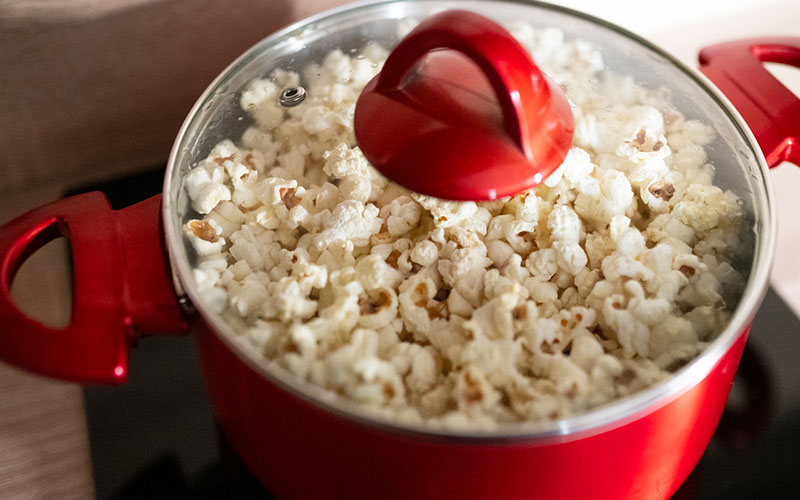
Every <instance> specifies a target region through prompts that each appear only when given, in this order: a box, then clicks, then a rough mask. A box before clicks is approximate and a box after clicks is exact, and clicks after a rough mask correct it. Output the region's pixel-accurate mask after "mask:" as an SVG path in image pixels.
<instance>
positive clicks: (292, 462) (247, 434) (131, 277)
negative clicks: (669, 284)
mask: <svg viewBox="0 0 800 500" xmlns="http://www.w3.org/2000/svg"><path fill="white" fill-rule="evenodd" d="M465 5H466V8H468V9H469V10H472V11H475V12H478V13H481V14H483V15H485V16H488V17H491V18H494V19H496V20H498V21H500V22H510V21H516V20H524V21H526V22H529V23H531V24H533V25H535V26H540V27H544V26H555V27H558V28H560V29H562V30H563V31H564V32H565V34H566V36H567V37H580V38H584V39H587V40H589V41H591V42H593V43H595V44H596V45H598V46H600V47H601V48H602V52H603V56H604V59H605V61H606V67H607V68H609V69H612V70H615V71H616V72H618V73H621V74H630V75H633V76H634V78H635V79H636V80H637V83H641V84H644V85H647V86H653V87H656V86H660V85H664V86H667V87H669V89H670V90H671V92H672V95H673V98H672V99H673V101H674V102H675V103H676V104H677V106H678V107H679V108H680V109H681V110H682V111H683V112H684V113H685V114H686V115H687V116H691V117H695V118H698V119H701V120H703V121H704V122H706V123H710V124H713V126H714V127H715V128H716V130H717V134H718V139H717V140H716V142H714V143H713V144H712V145H711V147H710V148H709V158H710V160H711V161H713V163H714V164H715V165H716V170H717V174H716V180H715V183H716V184H718V185H721V186H723V187H724V188H726V189H730V190H732V191H734V192H735V193H736V194H737V195H738V196H739V198H741V199H742V209H743V211H744V213H745V214H746V218H747V220H748V221H749V222H750V223H751V225H750V228H751V229H750V230H749V231H746V232H745V233H743V234H742V240H743V241H744V242H745V243H746V245H747V247H748V249H749V250H748V252H747V255H746V256H744V257H743V258H742V259H741V261H740V262H738V263H737V266H738V268H739V270H740V271H741V272H742V273H743V274H744V275H745V276H747V284H746V286H745V288H744V291H743V292H742V294H741V297H740V298H739V300H738V303H737V304H736V307H735V310H734V312H733V314H732V317H731V321H730V324H729V325H728V326H727V328H726V329H725V330H724V331H723V332H721V334H719V336H718V337H717V338H716V339H715V340H713V341H712V342H711V343H710V345H709V346H708V347H707V348H706V349H705V351H704V352H703V353H702V354H701V355H699V356H698V357H696V358H695V359H694V360H692V361H691V362H689V363H688V364H686V365H685V366H683V367H682V368H680V369H679V370H677V371H676V372H675V374H674V375H673V376H671V377H669V378H668V379H666V380H664V381H662V382H660V383H657V384H655V385H653V386H651V387H649V388H647V389H645V390H642V391H640V392H637V393H635V394H633V395H631V396H629V397H626V398H623V399H620V400H617V401H615V402H613V403H611V404H608V405H605V406H601V407H598V408H595V409H592V410H590V411H587V412H585V413H582V414H579V415H576V416H573V417H570V418H566V419H562V420H554V421H545V422H535V423H529V424H518V425H513V426H511V425H499V426H498V427H497V428H495V429H492V430H487V431H461V430H434V429H431V428H428V427H425V426H422V425H417V424H409V423H400V422H396V421H391V420H387V419H386V418H383V417H377V416H373V415H370V414H367V413H365V412H364V411H363V410H362V409H360V408H359V407H358V406H356V405H355V404H354V403H352V402H350V401H347V400H344V399H343V398H339V397H335V396H332V395H331V394H330V393H328V392H325V391H323V390H321V389H320V388H317V387H315V386H311V385H310V384H308V383H305V382H303V381H298V380H297V379H296V378H294V377H293V376H291V375H289V374H288V373H287V372H285V371H283V370H281V369H280V368H278V367H276V366H274V365H272V364H270V363H267V362H265V360H264V359H263V358H261V357H260V356H259V355H257V354H256V353H255V352H254V351H253V350H252V349H250V348H248V347H247V346H245V345H244V344H243V343H242V342H241V341H240V340H239V339H238V337H237V336H236V335H235V334H234V332H233V328H232V327H231V326H230V325H229V324H227V323H226V322H225V321H224V320H223V319H222V316H221V315H220V314H219V313H217V312H216V311H215V309H214V308H212V307H211V305H210V303H209V302H208V301H207V299H204V297H203V296H202V295H201V294H200V293H199V292H198V290H197V285H196V283H195V281H194V278H193V274H192V266H193V262H194V261H195V259H196V256H195V255H194V253H193V251H192V250H191V246H190V245H189V244H188V242H187V240H186V239H185V236H184V234H183V232H182V230H181V228H182V225H183V224H184V223H185V222H186V220H188V218H189V213H190V208H189V203H188V199H187V195H186V193H185V190H184V189H183V188H182V178H183V176H184V175H185V174H186V172H187V171H188V170H189V169H190V168H191V167H192V166H193V165H194V164H195V163H196V162H197V161H199V160H201V159H203V158H205V157H206V156H207V154H208V152H209V151H210V149H211V148H212V147H213V146H214V145H215V144H216V143H217V142H218V141H219V140H220V139H222V138H228V137H234V138H235V137H239V136H240V134H241V132H242V131H243V130H244V129H245V128H246V127H247V123H248V122H247V118H246V115H245V114H244V112H243V111H241V109H240V108H239V106H238V102H237V99H238V96H239V95H240V92H241V89H243V88H244V87H245V86H246V85H247V83H248V82H249V81H250V80H252V79H253V78H255V77H259V76H263V75H266V74H269V73H270V72H271V71H272V69H274V68H278V67H280V68H287V69H295V70H297V69H300V68H303V67H305V66H307V65H308V64H309V63H311V62H313V61H318V60H320V58H321V57H323V56H324V55H325V54H326V53H327V52H329V51H330V50H332V49H333V48H341V49H343V50H344V51H345V52H346V51H347V50H349V49H351V48H355V47H361V46H363V45H364V44H365V43H366V42H367V41H376V42H378V43H381V44H383V45H384V46H385V47H393V46H394V45H396V44H397V43H398V41H399V39H400V35H399V34H398V27H399V26H402V25H404V24H406V23H407V20H406V18H409V17H411V18H415V19H417V20H420V19H423V18H425V17H427V16H428V15H430V14H431V13H432V12H435V11H438V10H441V9H443V8H451V7H455V6H458V7H459V8H464V7H465ZM497 57H501V54H498V55H497ZM700 61H701V65H702V67H701V70H702V72H703V73H705V75H706V76H707V77H708V78H709V79H710V80H711V81H713V82H714V83H716V84H717V85H718V88H719V90H718V89H717V88H715V87H714V86H713V85H711V84H710V83H709V80H708V79H707V78H706V77H704V76H703V75H702V74H700V73H698V72H697V71H694V70H692V69H690V68H687V67H685V66H684V65H683V64H681V63H680V62H678V61H677V60H676V59H674V58H673V57H671V56H669V55H668V54H666V53H665V52H664V51H663V50H661V49H659V48H658V47H655V46H653V45H652V44H650V43H648V42H646V41H644V40H642V39H641V38H639V37H637V36H636V35H633V34H631V33H629V32H627V31H625V30H623V29H621V28H619V27H616V26H613V25H611V24H608V23H606V22H605V21H601V20H599V19H596V18H593V17H590V16H587V15H585V14H581V13H578V12H573V11H570V10H567V9H563V8H561V7H556V6H552V5H545V4H534V3H527V2H526V3H522V2H512V1H509V2H469V3H468V2H448V1H423V2H410V1H409V2H380V3H374V4H358V5H353V6H347V7H344V8H341V9H337V10H333V11H330V12H327V13H324V14H321V15H319V16H316V17H313V18H310V19H308V20H306V21H303V22H301V23H298V24H296V25H293V26H290V27H288V28H286V29H284V30H282V31H280V32H278V33H276V34H274V35H272V36H270V37H269V38H267V39H265V40H264V41H262V42H260V43H259V44H258V45H256V46H255V47H253V48H252V49H250V50H249V51H248V52H247V53H245V54H244V55H242V56H241V57H240V58H239V59H238V60H237V61H235V62H234V63H233V64H232V65H231V66H229V67H228V68H227V69H226V70H225V71H224V72H223V74H222V75H221V76H219V77H218V78H217V80H216V81H215V82H214V83H213V84H212V85H211V86H210V87H209V88H208V90H206V92H205V93H204V94H203V96H202V97H201V98H200V99H199V100H198V102H197V104H196V105H195V107H194V108H193V109H192V111H191V113H190V114H189V117H188V118H187V120H186V122H185V123H184V125H183V127H182V128H181V131H180V134H179V135H178V138H177V140H176V142H175V146H174V148H173V150H172V154H171V155H170V159H169V166H168V170H167V175H166V180H165V184H164V193H163V195H162V196H157V197H154V198H151V199H149V200H147V201H144V202H142V203H140V204H137V205H134V206H132V207H129V208H126V209H123V210H119V211H114V210H111V208H110V207H109V205H108V203H107V201H106V199H105V197H104V196H103V195H102V194H99V193H92V194H87V195H81V196H77V197H73V198H69V199H65V200H62V201H59V202H55V203H52V204H49V205H46V206H44V207H41V208H39V209H37V210H34V211H32V212H29V213H27V214H25V215H22V216H20V217H19V218H17V219H15V220H14V221H12V222H10V223H8V224H7V225H5V226H4V227H3V228H2V229H0V322H1V323H2V325H3V332H2V334H1V335H0V357H2V359H4V360H5V361H8V362H10V363H13V364H16V365H18V366H21V367H23V368H26V369H28V370H31V371H33V372H37V373H41V374H45V375H49V376H53V377H58V378H63V379H69V380H76V381H81V382H104V383H122V382H124V381H125V379H126V376H127V356H128V349H129V347H130V346H131V345H133V344H135V343H136V342H137V341H138V339H139V337H140V336H143V335H147V334H164V333H180V332H184V331H186V330H187V329H188V328H189V326H190V325H191V328H192V330H193V331H194V334H195V339H196V342H197V349H198V352H199V356H200V360H201V364H202V370H203V374H204V378H205V382H206V386H207V388H208V392H209V395H210V398H211V401H212V404H213V406H214V410H215V412H216V416H217V418H218V420H219V422H220V424H221V426H222V428H223V430H224V432H225V434H226V435H227V437H228V439H229V440H230V442H231V443H232V444H233V446H234V447H235V448H236V450H237V451H238V452H239V454H240V455H241V456H242V458H243V459H244V461H245V462H246V463H247V464H248V466H249V467H250V468H251V469H252V471H253V472H254V473H255V475H256V476H257V477H258V478H259V479H260V480H261V481H262V482H263V484H264V485H265V487H266V488H267V489H268V490H269V491H271V492H272V493H273V494H274V495H275V496H276V497H277V498H293V499H296V498H303V499H306V498H307V499H319V498H342V499H353V498H453V499H456V498H457V499H466V498H481V499H528V498H593V499H620V498H635V499H649V498H666V497H668V496H669V495H670V494H672V493H673V492H674V491H675V490H676V489H677V488H678V486H679V485H680V484H681V482H682V481H683V480H684V479H685V478H686V476H687V475H688V474H689V472H690V470H691V469H692V468H693V467H694V465H695V464H696V463H697V461H698V459H699V457H700V456H701V454H702V453H703V450H704V449H705V447H706V445H707V444H708V442H709V439H710V438H711V435H712V433H713V431H714V428H715V426H716V424H717V422H718V420H719V417H720V414H721V413H722V409H723V406H724V404H725V400H726V398H727V395H728V391H729V389H730V386H731V382H732V379H733V376H734V372H735V370H736V367H737V364H738V362H739V358H740V356H741V353H742V349H743V347H744V344H745V340H746V338H747V335H748V329H749V324H750V321H751V319H752V317H753V315H754V313H755V311H756V308H757V307H758V305H759V303H760V301H761V299H762V296H763V294H764V291H765V288H766V285H767V277H768V273H769V268H770V264H771V261H772V257H773V250H774V245H775V208H774V200H773V193H772V188H771V187H770V181H769V176H768V168H769V167H772V166H775V165H777V164H778V163H780V162H781V161H784V160H791V161H794V162H795V163H797V162H798V160H800V152H798V149H797V148H796V147H795V141H796V140H797V138H798V135H797V134H798V133H800V101H798V100H797V99H796V98H795V97H794V96H793V95H792V94H791V93H790V92H789V91H788V90H787V89H786V88H785V87H783V86H782V85H781V84H780V83H779V82H778V81H776V80H775V79H774V78H773V77H772V76H770V74H769V73H768V72H767V71H766V70H764V68H763V67H762V65H761V63H762V62H764V61H773V62H782V63H787V64H792V65H795V66H800V38H780V39H778V38H775V39H754V40H746V41H738V42H733V43H727V44H721V45H717V46H714V47H710V48H708V49H706V50H704V51H703V52H702V53H701V55H700ZM723 93H724V94H725V95H723ZM725 96H727V98H726V97H725ZM728 99H730V101H728ZM731 102H733V104H734V105H735V106H736V109H738V110H739V111H738V112H737V110H736V109H734V107H733V105H732V104H731ZM739 113H741V115H740V114H739ZM751 131H752V132H751ZM59 235H63V236H66V237H68V238H69V239H70V242H71V246H72V255H73V262H74V291H73V311H72V320H71V323H70V325H69V326H67V327H66V328H64V329H62V330H55V329H50V328H47V327H45V326H43V325H42V324H40V323H38V322H37V321H34V320H32V319H30V318H28V317H26V316H25V315H24V314H23V313H22V312H20V311H19V310H18V309H17V308H16V306H15V305H14V302H13V301H12V299H11V296H10V292H9V288H10V284H11V281H12V279H13V277H14V273H15V272H16V271H17V269H19V267H20V265H21V264H22V262H23V261H24V260H25V258H26V257H27V256H29V255H30V254H31V253H32V252H34V251H35V250H36V249H37V248H39V247H40V246H42V245H43V244H44V243H46V242H47V241H49V240H51V239H53V238H55V237H57V236H59Z"/></svg>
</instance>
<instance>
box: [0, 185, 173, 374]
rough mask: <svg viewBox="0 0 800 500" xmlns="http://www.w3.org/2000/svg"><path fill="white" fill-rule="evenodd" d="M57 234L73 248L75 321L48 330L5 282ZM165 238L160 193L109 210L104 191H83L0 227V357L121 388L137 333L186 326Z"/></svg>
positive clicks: (35, 369)
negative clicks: (27, 312)
mask: <svg viewBox="0 0 800 500" xmlns="http://www.w3.org/2000/svg"><path fill="white" fill-rule="evenodd" d="M59 236H65V237H67V238H68V239H69V241H70V247H71V250H72V262H73V289H72V316H71V320H70V324H69V325H68V326H67V327H65V328H63V329H54V328H50V327H47V326H45V325H43V324H42V323H40V322H38V321H36V320H34V319H32V318H29V317H28V316H26V315H25V314H24V313H23V312H22V311H20V309H19V308H18V307H17V306H16V304H15V303H14V300H13V299H12V297H11V283H12V281H13V279H14V275H15V274H16V272H17V271H18V270H19V268H20V266H21V265H22V263H23V262H24V261H25V259H27V258H28V257H29V256H30V255H31V254H33V252H35V251H36V250H38V249H39V248H41V247H42V246H43V245H45V244H46V243H48V242H50V241H52V240H53V239H55V238H57V237H59ZM163 238H164V237H163V231H162V228H161V196H160V195H158V196H154V197H152V198H150V199H148V200H145V201H143V202H141V203H138V204H136V205H132V206H130V207H127V208H125V209H122V210H113V209H112V208H111V206H110V204H109V202H108V199H107V198H106V196H105V195H104V194H103V193H99V192H94V193H87V194H82V195H78V196H73V197H70V198H66V199H63V200H60V201H56V202H53V203H50V204H48V205H44V206H42V207H40V208H38V209H35V210H32V211H31V212H28V213H26V214H24V215H21V216H20V217H18V218H16V219H14V220H13V221H11V222H9V223H7V224H6V225H4V226H3V227H0V325H2V327H1V328H2V329H0V359H3V360H4V361H7V362H9V363H11V364H14V365H17V366H19V367H21V368H24V369H26V370H29V371H31V372H34V373H39V374H42V375H47V376H51V377H56V378H60V379H64V380H72V381H78V382H100V383H112V384H119V383H123V382H125V380H126V379H127V374H128V349H129V347H130V346H131V345H133V344H134V343H135V342H136V341H137V340H138V337H139V335H140V334H143V333H180V332H184V331H186V329H187V321H186V318H184V316H183V313H182V311H181V309H180V307H179V305H178V299H177V297H176V296H175V292H174V290H173V287H172V283H171V274H170V270H169V265H168V261H167V258H166V252H165V246H164V240H163Z"/></svg>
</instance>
